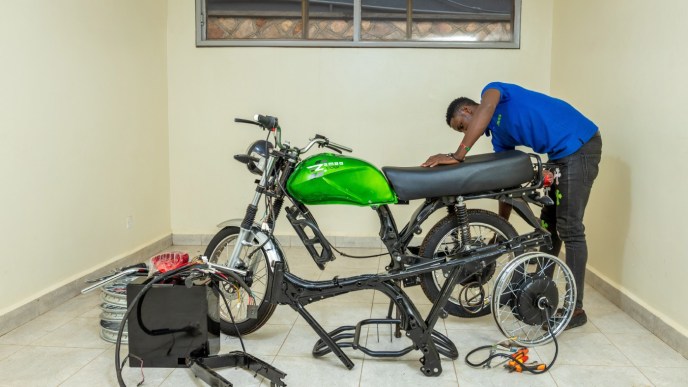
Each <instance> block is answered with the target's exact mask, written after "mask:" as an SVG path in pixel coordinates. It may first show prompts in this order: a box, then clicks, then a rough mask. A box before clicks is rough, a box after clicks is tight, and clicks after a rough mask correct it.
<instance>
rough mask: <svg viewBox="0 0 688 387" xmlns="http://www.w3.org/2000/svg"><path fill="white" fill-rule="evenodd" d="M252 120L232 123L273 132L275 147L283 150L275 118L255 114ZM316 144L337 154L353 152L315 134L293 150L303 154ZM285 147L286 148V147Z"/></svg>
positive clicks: (280, 131) (237, 120)
mask: <svg viewBox="0 0 688 387" xmlns="http://www.w3.org/2000/svg"><path fill="white" fill-rule="evenodd" d="M253 119H254V120H247V119H243V118H235V119H234V122H240V123H244V124H252V125H257V126H260V127H261V128H263V129H268V130H271V131H273V132H275V139H276V141H277V146H278V148H280V149H281V148H283V145H282V130H281V128H280V127H279V120H278V119H277V117H273V116H267V115H262V114H256V115H255V116H254V117H253ZM316 144H317V145H318V146H319V147H321V148H323V147H324V148H328V149H331V150H333V151H335V152H337V153H342V151H344V152H349V153H351V152H353V149H351V148H349V147H348V146H344V145H340V144H337V143H334V142H332V141H330V140H329V139H328V138H327V137H325V136H321V135H319V134H316V135H315V137H314V138H311V139H310V142H309V143H308V145H306V146H305V147H303V148H296V147H295V148H294V149H297V150H298V151H299V153H305V152H308V151H309V150H310V149H311V148H312V147H313V145H316ZM287 147H288V145H287Z"/></svg>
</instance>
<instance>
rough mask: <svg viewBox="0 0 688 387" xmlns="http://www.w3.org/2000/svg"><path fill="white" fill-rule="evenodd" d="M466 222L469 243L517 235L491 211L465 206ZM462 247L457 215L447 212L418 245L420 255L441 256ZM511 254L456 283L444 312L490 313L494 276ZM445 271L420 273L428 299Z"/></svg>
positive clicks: (480, 243) (433, 297)
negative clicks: (466, 209)
mask: <svg viewBox="0 0 688 387" xmlns="http://www.w3.org/2000/svg"><path fill="white" fill-rule="evenodd" d="M468 224H469V227H470V233H471V246H472V247H482V246H486V245H489V244H494V243H500V242H503V241H505V240H509V239H511V238H515V237H516V236H518V233H517V232H516V230H515V229H514V226H512V225H511V223H509V222H507V221H506V220H505V219H504V218H502V217H500V216H499V215H497V214H495V213H494V212H490V211H485V210H477V209H471V210H468ZM461 248H462V246H461V237H460V233H459V222H458V219H457V217H456V216H455V215H447V216H446V217H444V218H443V219H442V220H440V221H439V222H437V224H436V225H435V226H434V227H433V228H432V229H431V230H430V231H429V232H428V235H427V236H426V237H425V239H424V240H423V244H422V245H421V246H420V256H422V257H428V258H436V259H444V258H445V257H447V256H449V255H452V254H455V253H457V252H458V251H459V250H461ZM512 258H513V254H511V253H508V254H503V255H502V256H500V257H499V258H497V260H496V261H495V262H494V263H492V264H490V265H488V266H487V267H485V269H483V270H482V271H481V272H479V273H476V274H474V275H472V276H470V277H469V278H467V279H465V280H463V281H462V282H460V283H457V284H456V286H455V288H454V290H453V291H452V293H451V295H450V296H449V300H448V301H447V304H446V305H445V307H444V309H445V310H446V311H447V313H449V314H451V315H453V316H458V317H480V316H485V315H487V314H489V313H490V299H491V295H492V291H493V289H494V282H495V277H496V275H497V274H499V272H500V270H501V269H502V268H503V267H504V265H506V263H507V262H509V261H510V260H511V259H512ZM448 274H449V270H435V271H433V272H430V273H425V274H422V275H421V287H422V288H423V292H424V293H425V295H426V296H427V297H428V298H429V299H430V300H431V301H435V300H436V299H437V298H438V297H439V294H440V290H441V289H442V286H443V285H444V281H445V276H447V275H448Z"/></svg>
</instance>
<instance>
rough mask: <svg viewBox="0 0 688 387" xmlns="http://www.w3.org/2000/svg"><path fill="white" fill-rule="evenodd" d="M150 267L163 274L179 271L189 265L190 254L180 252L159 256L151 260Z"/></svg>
mask: <svg viewBox="0 0 688 387" xmlns="http://www.w3.org/2000/svg"><path fill="white" fill-rule="evenodd" d="M150 263H151V264H150V266H151V267H155V269H156V270H157V271H159V272H161V273H164V272H167V271H170V270H174V269H178V268H180V267H182V266H186V265H188V264H189V254H187V253H182V252H179V251H171V252H168V253H162V254H158V255H156V256H155V257H153V258H151V259H150Z"/></svg>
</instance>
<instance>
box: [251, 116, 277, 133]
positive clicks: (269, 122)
mask: <svg viewBox="0 0 688 387" xmlns="http://www.w3.org/2000/svg"><path fill="white" fill-rule="evenodd" d="M253 119H254V120H256V121H258V122H259V123H260V124H261V125H263V127H265V128H268V129H272V128H276V127H277V117H272V116H264V115H262V114H256V115H255V116H254V117H253Z"/></svg>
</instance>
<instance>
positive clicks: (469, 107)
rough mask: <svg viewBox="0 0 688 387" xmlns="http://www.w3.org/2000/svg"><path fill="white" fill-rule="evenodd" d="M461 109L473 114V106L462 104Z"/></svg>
mask: <svg viewBox="0 0 688 387" xmlns="http://www.w3.org/2000/svg"><path fill="white" fill-rule="evenodd" d="M459 111H461V112H463V113H468V114H473V107H472V106H468V105H463V106H461V109H459Z"/></svg>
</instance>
